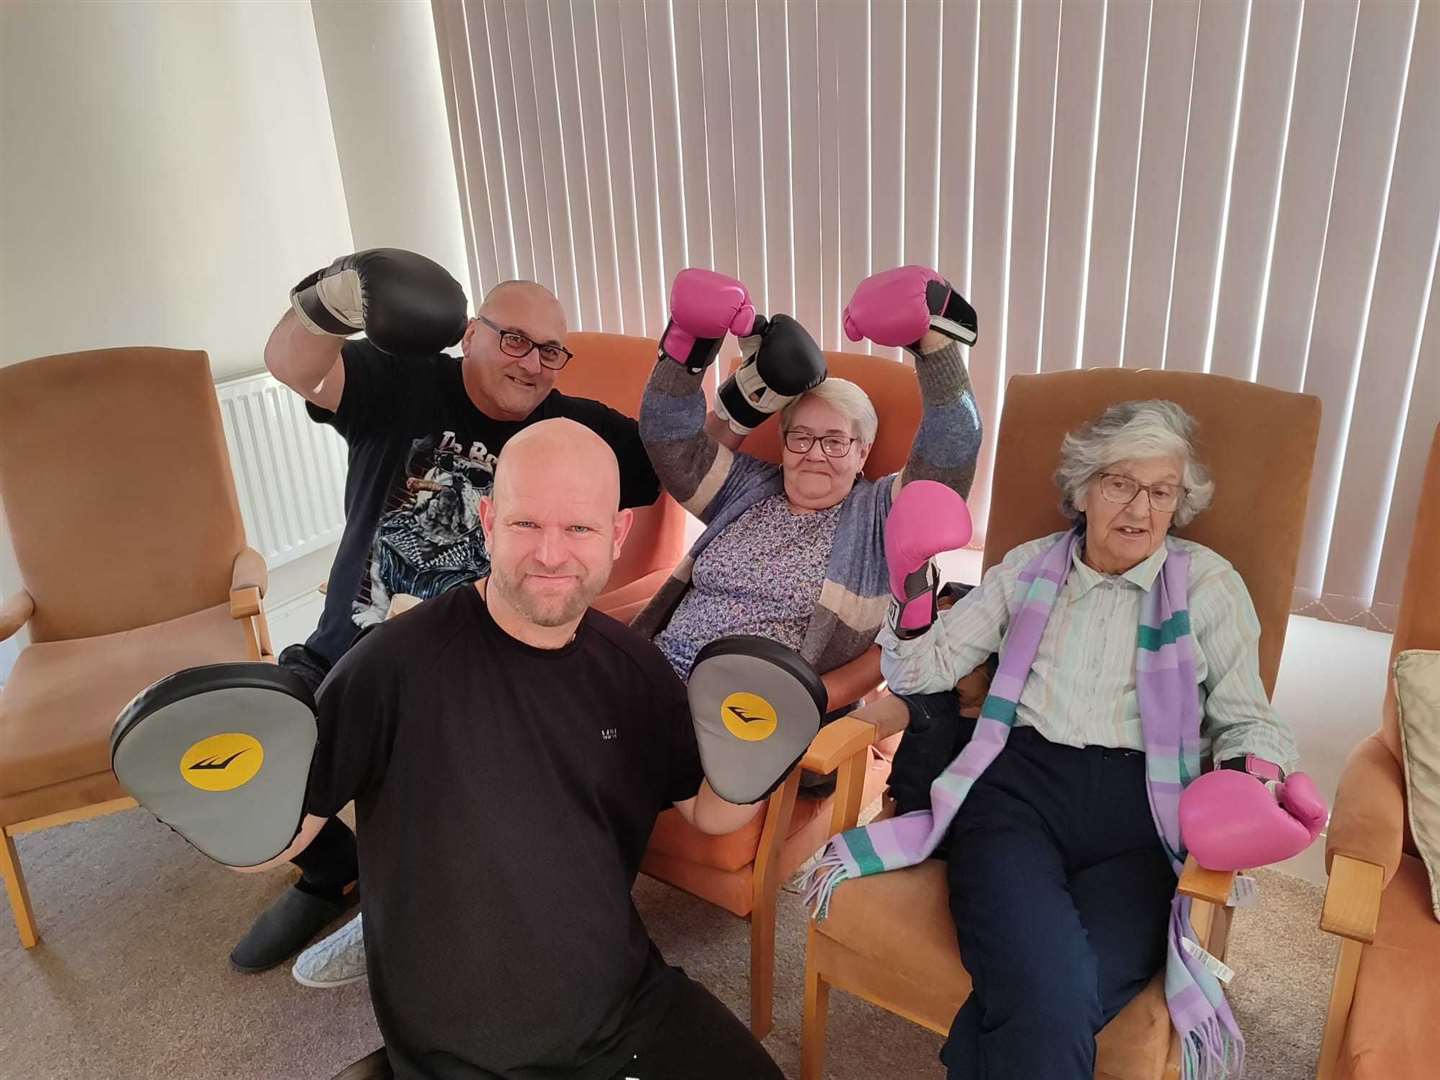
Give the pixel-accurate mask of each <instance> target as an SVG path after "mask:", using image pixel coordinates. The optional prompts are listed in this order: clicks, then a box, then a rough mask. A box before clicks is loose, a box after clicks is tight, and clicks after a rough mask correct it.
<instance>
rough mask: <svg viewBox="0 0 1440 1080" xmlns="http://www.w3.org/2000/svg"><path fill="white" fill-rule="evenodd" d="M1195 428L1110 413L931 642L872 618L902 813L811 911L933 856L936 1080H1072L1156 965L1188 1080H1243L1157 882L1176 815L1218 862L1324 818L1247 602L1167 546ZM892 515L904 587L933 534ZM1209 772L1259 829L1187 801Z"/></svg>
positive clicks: (877, 829) (1188, 549)
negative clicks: (971, 685)
mask: <svg viewBox="0 0 1440 1080" xmlns="http://www.w3.org/2000/svg"><path fill="white" fill-rule="evenodd" d="M1193 430H1194V421H1193V420H1192V418H1191V417H1190V416H1189V414H1188V413H1186V412H1185V410H1184V409H1182V408H1181V407H1180V406H1178V405H1176V404H1174V403H1173V402H1169V401H1130V402H1124V403H1122V404H1118V405H1114V406H1112V407H1111V408H1109V409H1108V410H1106V411H1105V413H1104V414H1103V415H1102V416H1100V417H1099V418H1098V419H1096V420H1094V421H1093V422H1091V423H1087V424H1085V425H1084V426H1082V427H1081V428H1080V429H1078V430H1076V431H1074V432H1072V433H1070V434H1069V435H1067V436H1066V438H1065V440H1064V443H1063V445H1062V447H1061V451H1060V459H1061V460H1060V467H1059V470H1058V471H1057V473H1056V481H1057V483H1058V485H1059V487H1060V492H1061V505H1062V508H1063V510H1064V512H1065V513H1066V515H1067V516H1068V517H1069V518H1070V519H1071V520H1072V521H1073V522H1074V526H1073V528H1071V529H1070V530H1067V531H1065V532H1060V533H1056V534H1053V535H1050V536H1045V537H1042V538H1040V539H1038V540H1033V541H1031V542H1029V543H1026V544H1022V545H1020V546H1019V547H1017V548H1015V549H1014V550H1012V551H1011V552H1010V553H1009V554H1007V555H1006V556H1005V558H1004V559H1003V561H1002V562H1000V563H999V564H998V565H996V566H994V567H992V568H991V569H990V570H989V572H988V573H986V574H985V576H984V578H983V580H982V581H981V583H980V585H979V586H978V587H977V588H975V589H974V590H973V591H971V592H970V593H969V594H968V595H967V596H965V597H964V598H963V599H961V600H960V601H958V602H957V603H956V604H955V605H954V606H953V607H952V608H950V609H949V610H947V611H944V612H940V613H938V615H934V616H933V622H930V621H929V619H927V620H926V624H925V625H922V626H918V627H916V628H915V629H914V630H913V631H907V630H904V629H900V628H899V626H900V624H899V623H898V621H895V620H892V622H893V623H894V627H892V626H891V625H888V624H887V627H886V629H885V630H883V631H882V632H881V634H880V636H879V640H880V643H881V646H882V648H883V650H884V655H883V659H882V670H883V671H884V674H885V677H886V679H887V680H888V681H889V685H890V688H891V690H893V691H895V692H896V693H897V694H901V695H905V696H906V700H907V704H908V705H909V706H910V713H911V722H912V723H911V729H910V731H908V732H907V734H906V736H905V739H904V741H903V742H902V744H901V747H900V750H899V752H898V753H897V754H896V760H895V770H894V781H893V782H894V787H893V788H892V790H894V792H895V794H896V803H897V805H896V810H897V812H898V813H899V814H900V815H901V816H898V817H896V818H893V819H891V820H890V821H887V822H882V823H875V824H872V825H870V826H867V827H866V828H864V829H860V830H854V831H852V832H849V833H845V834H842V835H841V836H840V837H837V838H836V839H835V840H834V841H833V842H832V844H831V846H830V848H829V849H828V851H827V853H826V857H825V859H824V860H823V862H822V865H821V867H820V868H819V869H818V870H817V871H816V873H815V876H814V878H813V879H812V884H813V893H812V899H813V900H814V902H815V903H816V906H817V910H818V912H819V913H820V914H821V915H822V917H823V912H824V910H825V908H826V907H827V905H828V901H829V896H830V893H831V892H832V891H833V890H834V889H835V888H836V887H837V886H839V887H843V886H841V885H840V883H841V882H843V881H844V880H845V879H847V878H851V877H857V876H864V875H866V874H871V873H879V872H883V871H886V870H893V869H899V868H901V867H904V866H910V865H915V864H916V863H918V862H920V861H921V860H922V859H924V858H926V857H931V856H935V857H943V858H945V859H946V860H947V863H948V868H949V873H948V879H949V888H950V895H949V902H950V910H951V914H952V916H953V918H954V921H955V931H956V937H957V939H958V943H959V946H960V955H961V958H962V959H963V960H964V963H965V967H966V970H967V971H968V972H969V973H970V975H971V978H972V980H973V991H972V993H971V995H970V997H969V999H968V1000H967V1001H966V1002H965V1004H964V1006H963V1007H962V1008H961V1009H960V1012H959V1014H958V1015H957V1016H956V1018H955V1021H954V1024H953V1026H952V1027H951V1030H950V1037H949V1039H948V1041H947V1043H946V1045H945V1047H944V1049H943V1051H942V1052H941V1060H942V1061H943V1062H944V1063H945V1065H946V1066H947V1069H948V1073H947V1075H948V1076H949V1077H950V1078H951V1080H960V1078H965V1080H978V1078H981V1077H992V1078H993V1077H1041V1076H1043V1077H1046V1078H1047V1080H1081V1078H1084V1080H1090V1078H1091V1077H1093V1076H1094V1070H1095V1036H1096V1034H1097V1033H1098V1032H1099V1031H1100V1029H1101V1028H1102V1027H1103V1026H1104V1025H1105V1023H1106V1022H1108V1021H1109V1020H1110V1018H1111V1017H1113V1016H1114V1015H1115V1014H1116V1013H1117V1012H1119V1011H1120V1009H1121V1008H1122V1007H1123V1006H1124V1005H1125V1004H1126V1003H1127V1002H1128V1001H1129V1000H1130V999H1131V998H1132V997H1134V996H1135V994H1136V993H1138V992H1139V991H1140V990H1141V989H1142V988H1143V987H1144V986H1145V985H1146V984H1147V983H1148V982H1149V981H1150V979H1151V978H1152V977H1153V976H1154V975H1155V973H1156V972H1157V971H1158V970H1160V969H1161V967H1162V966H1163V967H1164V968H1165V970H1166V980H1165V984H1166V996H1167V1002H1168V1004H1169V1006H1170V1012H1171V1017H1172V1020H1173V1021H1174V1024H1175V1027H1176V1028H1177V1030H1179V1031H1180V1033H1181V1035H1182V1046H1183V1048H1184V1054H1183V1061H1182V1065H1183V1067H1184V1075H1185V1076H1186V1077H1187V1078H1195V1077H1202V1076H1203V1077H1221V1076H1226V1075H1233V1074H1234V1073H1235V1072H1237V1071H1238V1067H1239V1062H1240V1059H1241V1055H1242V1052H1243V1041H1242V1040H1241V1037H1240V1033H1239V1031H1238V1029H1237V1028H1236V1027H1235V1023H1234V1018H1233V1016H1232V1015H1231V1013H1230V1011H1229V1009H1228V1007H1227V1006H1226V1004H1225V1000H1224V996H1223V993H1222V990H1221V987H1220V985H1219V984H1218V982H1216V980H1215V979H1214V977H1213V976H1212V975H1211V974H1210V973H1209V972H1208V971H1207V970H1206V969H1205V967H1204V965H1203V963H1202V960H1203V957H1202V956H1200V955H1199V954H1198V953H1197V950H1196V948H1195V943H1194V942H1193V941H1192V942H1189V943H1185V942H1183V941H1182V938H1183V937H1184V935H1185V933H1186V931H1185V927H1187V926H1188V901H1185V900H1184V899H1183V898H1180V897H1178V896H1177V893H1176V878H1177V873H1178V871H1179V868H1180V867H1181V865H1182V864H1183V860H1184V854H1185V848H1186V846H1187V844H1188V846H1189V847H1190V848H1191V849H1192V850H1193V851H1194V853H1195V854H1196V856H1197V858H1198V857H1199V856H1200V848H1199V845H1198V843H1197V842H1196V837H1195V836H1192V835H1191V821H1190V820H1189V819H1187V820H1186V825H1185V830H1186V835H1185V837H1184V838H1182V837H1181V835H1180V821H1181V819H1182V818H1185V815H1186V813H1187V803H1186V800H1188V799H1191V797H1192V795H1194V796H1195V798H1194V799H1193V800H1192V803H1194V804H1200V803H1203V802H1204V801H1205V800H1206V799H1209V800H1210V803H1211V804H1210V805H1208V806H1205V805H1202V806H1200V812H1201V819H1200V822H1201V825H1205V826H1212V832H1213V831H1214V828H1213V826H1223V828H1224V829H1228V830H1229V833H1228V834H1226V835H1217V840H1218V845H1216V844H1212V849H1213V848H1214V847H1215V846H1219V847H1220V848H1221V849H1222V850H1223V848H1224V845H1225V844H1226V843H1233V842H1234V840H1235V838H1236V836H1237V835H1240V834H1244V833H1246V832H1247V831H1254V830H1255V829H1269V830H1272V831H1274V830H1277V829H1278V830H1280V831H1284V830H1286V829H1289V830H1290V834H1291V835H1290V836H1289V837H1282V838H1281V843H1282V847H1283V845H1284V844H1289V845H1290V846H1289V847H1288V848H1286V849H1285V850H1288V851H1289V852H1290V853H1294V850H1295V848H1296V844H1295V843H1294V842H1293V837H1294V836H1296V835H1298V837H1299V842H1298V846H1299V847H1303V846H1304V845H1305V844H1308V843H1309V841H1310V840H1311V839H1313V837H1314V836H1315V835H1316V834H1317V833H1318V831H1319V829H1320V827H1321V826H1322V825H1323V822H1324V816H1325V812H1324V804H1323V802H1321V801H1320V800H1319V797H1318V795H1315V794H1314V789H1313V785H1310V783H1309V779H1308V778H1307V777H1305V776H1304V774H1303V773H1299V774H1293V775H1291V776H1289V777H1288V778H1287V777H1286V775H1285V770H1289V769H1291V768H1293V766H1294V764H1295V759H1296V751H1295V740H1294V738H1293V736H1292V734H1291V732H1290V730H1289V729H1288V728H1287V727H1286V725H1285V724H1283V723H1282V722H1281V721H1280V720H1279V719H1278V718H1277V717H1276V715H1275V713H1274V711H1273V710H1272V708H1271V706H1270V702H1269V700H1268V699H1267V697H1266V694H1265V689H1264V686H1263V685H1262V683H1261V681H1260V668H1259V654H1258V648H1257V646H1258V642H1259V638H1260V625H1259V621H1258V619H1257V618H1256V614H1255V609H1254V606H1253V604H1252V603H1251V600H1250V595H1249V593H1248V592H1247V591H1246V588H1245V583H1244V581H1243V580H1241V578H1240V575H1239V574H1238V573H1237V572H1236V571H1235V569H1234V568H1233V567H1232V566H1231V565H1230V564H1229V563H1228V562H1226V561H1225V559H1223V558H1221V556H1219V555H1218V554H1216V553H1215V552H1214V551H1212V550H1210V549H1209V548H1207V547H1204V546H1203V545H1201V544H1197V543H1194V542H1193V541H1190V540H1185V539H1182V538H1180V537H1178V536H1175V535H1174V534H1173V533H1172V531H1171V530H1172V528H1173V527H1175V526H1181V525H1184V524H1187V523H1188V522H1189V521H1190V520H1191V519H1193V518H1194V517H1195V516H1196V515H1197V514H1199V513H1201V512H1202V511H1203V510H1204V509H1205V508H1206V506H1208V505H1209V502H1210V499H1211V495H1212V493H1213V490H1214V484H1213V482H1212V481H1211V479H1210V477H1209V475H1208V473H1207V471H1206V470H1205V468H1204V466H1203V465H1202V464H1201V463H1200V462H1199V461H1197V460H1196V455H1195V450H1194V445H1193V443H1192V439H1191V436H1192V432H1193ZM907 514H908V511H907V508H906V506H905V504H904V497H903V496H902V499H901V501H899V502H897V505H896V507H895V510H894V514H893V519H894V521H893V527H894V529H895V532H896V535H897V536H898V537H899V538H900V541H901V542H895V541H894V540H892V543H891V544H890V545H889V546H888V548H887V554H888V556H889V557H890V558H891V560H892V561H896V560H899V561H900V562H901V565H900V566H899V567H898V568H897V567H894V566H892V571H896V570H897V569H898V572H900V573H906V574H908V573H910V572H912V571H914V570H915V569H916V567H917V566H923V565H924V563H925V560H927V559H929V558H930V557H932V556H933V555H934V554H935V553H936V551H937V550H938V548H939V546H940V542H939V541H938V539H937V538H936V522H935V521H934V520H933V517H934V515H933V512H932V513H930V514H929V515H927V517H928V518H929V519H928V520H922V519H921V518H920V517H918V516H916V517H913V518H910V519H907ZM899 599H900V600H902V601H903V600H904V599H905V598H904V597H900V598H899ZM992 654H998V655H999V663H998V670H997V671H996V673H995V675H994V678H993V680H992V682H991V684H990V691H989V694H988V696H987V697H986V698H985V701H984V704H983V706H982V708H981V710H980V715H979V718H978V719H969V720H967V719H963V718H961V717H960V715H959V710H958V708H957V701H956V698H955V695H954V693H953V691H952V690H951V688H953V687H955V685H956V682H957V680H960V679H961V678H963V677H965V676H967V675H968V674H969V673H970V672H971V671H972V670H973V669H975V668H976V667H977V665H980V664H982V663H984V662H985V661H986V660H987V658H989V657H990V656H991V655H992ZM1206 762H1212V763H1214V764H1215V765H1216V766H1217V767H1223V768H1227V769H1237V770H1240V773H1234V772H1232V773H1228V774H1223V775H1226V776H1229V777H1233V778H1234V779H1236V780H1237V781H1239V782H1240V783H1241V784H1242V785H1250V787H1251V788H1254V789H1256V790H1258V791H1259V792H1261V793H1262V796H1263V797H1262V798H1260V799H1259V800H1258V801H1256V802H1254V803H1251V804H1249V805H1250V806H1252V807H1254V808H1257V809H1256V811H1255V812H1254V813H1253V815H1250V816H1252V817H1253V821H1251V820H1248V819H1247V815H1249V813H1250V812H1249V811H1248V810H1247V811H1246V812H1245V813H1243V814H1236V813H1233V812H1232V811H1233V810H1234V808H1233V807H1227V806H1224V805H1220V806H1216V805H1214V799H1215V796H1214V793H1213V787H1212V786H1211V785H1208V783H1205V782H1197V783H1195V784H1194V788H1193V790H1186V789H1187V788H1189V787H1190V785H1191V784H1192V782H1195V781H1196V780H1197V778H1201V772H1202V769H1203V766H1204V764H1205V763H1206ZM1243 773H1248V774H1249V775H1248V776H1247V775H1241V774H1243ZM1217 775H1220V774H1217ZM1251 776H1253V777H1256V778H1257V779H1254V780H1252V779H1251V778H1250V777H1251ZM1211 778H1212V777H1211V776H1209V775H1208V774H1207V776H1206V777H1204V778H1201V779H1202V780H1203V781H1208V780H1209V779H1211ZM1261 781H1269V782H1271V783H1272V785H1274V789H1275V790H1278V791H1279V802H1278V804H1277V801H1276V798H1275V797H1274V796H1272V795H1271V794H1270V793H1269V791H1267V790H1266V789H1265V787H1264V785H1263V784H1262V782H1261ZM1201 789H1207V790H1204V791H1202V790H1201ZM1182 790H1183V792H1184V794H1183V797H1182ZM1287 792H1288V793H1287ZM1240 794H1241V795H1242V796H1244V797H1246V798H1248V797H1249V796H1250V794H1251V792H1250V789H1249V788H1247V789H1246V790H1243V791H1241V793H1240ZM1222 798H1225V796H1222ZM1266 800H1268V802H1269V805H1270V809H1269V811H1268V813H1269V814H1270V815H1271V817H1274V816H1278V817H1279V818H1280V819H1281V820H1280V821H1279V822H1276V821H1274V820H1271V818H1270V817H1267V816H1266V812H1263V811H1264V807H1263V805H1262V804H1263V802H1265V801H1266ZM1227 814H1228V815H1229V817H1228V820H1227V819H1226V816H1227ZM1222 831H1223V830H1222ZM1258 850H1260V849H1258V848H1255V847H1253V846H1251V847H1249V848H1248V849H1247V850H1246V851H1245V852H1244V853H1239V854H1238V859H1239V860H1240V861H1239V862H1237V863H1236V864H1232V865H1242V866H1243V865H1256V864H1255V863H1246V862H1244V861H1243V860H1244V859H1245V858H1246V857H1247V856H1249V855H1251V854H1253V853H1254V852H1255V851H1258ZM1272 857H1273V854H1272ZM1203 861H1204V860H1202V862H1203ZM1210 865H1215V864H1213V863H1212V864H1210ZM1225 868H1231V867H1225Z"/></svg>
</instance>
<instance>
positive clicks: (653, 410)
mask: <svg viewBox="0 0 1440 1080" xmlns="http://www.w3.org/2000/svg"><path fill="white" fill-rule="evenodd" d="M915 370H916V374H917V375H918V377H919V382H920V396H921V400H922V402H923V406H924V409H923V413H922V416H921V420H920V428H919V430H918V431H917V432H916V435H915V442H914V444H913V446H912V447H911V449H910V458H909V460H908V461H907V462H906V463H905V469H904V471H903V472H902V473H896V474H893V475H891V476H887V477H883V478H882V479H880V480H879V481H872V480H867V479H865V478H864V477H861V478H859V479H857V480H856V481H855V487H854V488H853V489H852V490H851V492H850V494H849V495H847V496H846V497H845V502H844V504H843V507H842V509H841V511H840V521H839V523H838V524H837V525H836V529H835V539H834V542H833V544H832V546H831V549H830V560H829V563H828V564H827V567H826V572H825V582H824V584H823V585H822V586H821V589H820V599H819V601H818V603H817V604H816V606H815V611H814V613H813V614H812V615H811V617H810V624H809V626H808V627H807V629H806V632H805V641H804V644H803V645H802V646H801V648H800V652H801V654H802V655H803V656H804V657H805V659H806V660H808V661H810V663H811V664H812V665H814V667H815V669H816V670H817V671H820V672H822V673H823V672H827V671H832V670H834V669H835V668H837V667H839V666H840V665H842V664H845V663H847V662H848V661H850V660H853V659H855V658H856V657H857V656H859V655H860V654H861V653H863V652H864V651H865V650H866V649H867V648H869V646H870V643H871V642H872V641H874V639H875V635H876V634H877V633H879V632H880V626H881V623H882V622H883V620H884V618H885V612H886V609H887V607H888V605H889V603H890V582H889V577H888V575H887V573H886V570H885V533H884V526H885V517H886V515H887V514H888V513H889V512H890V504H891V502H893V501H894V498H895V493H896V492H897V491H899V490H900V485H901V483H902V482H908V481H910V480H922V479H923V480H937V481H939V482H940V483H942V484H946V485H947V486H949V487H953V488H954V489H955V490H956V491H958V492H959V493H960V494H961V495H968V494H969V493H970V484H971V481H973V480H974V478H975V458H976V456H977V454H978V453H979V451H980V415H979V412H978V411H977V410H976V408H975V398H974V396H973V395H972V394H971V392H970V374H969V372H967V371H966V370H965V364H964V361H962V360H961V358H960V347H959V346H958V345H955V344H950V345H947V346H946V347H945V348H943V349H940V350H937V351H936V352H932V353H929V354H926V355H923V356H919V357H917V358H916V362H915ZM702 378H703V375H692V374H690V373H689V372H688V371H686V370H685V368H684V367H683V366H682V365H680V364H677V363H675V362H674V361H673V360H668V359H665V358H663V357H662V358H661V359H660V361H659V362H658V363H657V364H656V365H655V370H654V371H653V372H651V374H650V381H649V382H648V383H647V384H646V386H645V398H644V401H643V402H642V403H641V406H640V438H641V440H642V441H643V442H644V444H645V449H646V451H647V452H648V453H649V455H650V460H651V462H652V463H653V464H654V466H655V472H656V474H657V475H658V476H659V477H660V483H661V484H663V485H664V487H665V490H666V491H668V492H669V493H670V494H671V495H672V496H673V497H674V498H675V500H676V501H677V502H678V503H680V505H681V506H683V507H685V509H686V510H688V511H690V513H692V514H694V515H695V516H696V517H698V518H699V519H700V520H701V521H702V522H704V523H705V524H706V525H707V526H708V528H706V530H705V531H704V533H702V534H701V536H700V538H699V539H698V540H696V541H695V545H694V546H693V547H692V548H691V549H690V551H689V553H688V554H687V555H686V556H685V558H684V559H682V560H681V561H680V565H679V566H677V567H676V568H675V571H674V573H672V574H671V575H670V578H669V580H668V581H666V582H665V584H664V585H663V586H661V588H660V590H659V592H657V593H656V594H655V597H654V598H653V599H652V600H651V601H650V603H649V604H647V605H646V606H645V608H644V609H643V610H642V611H641V612H640V613H639V614H638V615H636V616H635V619H634V621H633V622H632V623H631V626H632V627H633V628H634V629H635V630H638V631H639V632H640V633H642V634H644V635H645V636H646V637H647V638H653V637H654V636H655V635H656V634H658V633H659V632H660V631H661V630H662V629H664V627H665V624H666V623H668V622H669V621H670V616H671V615H672V614H673V613H674V611H675V608H676V606H677V605H678V604H679V603H680V600H681V599H682V598H683V597H684V595H685V593H686V591H687V590H688V589H689V588H690V572H691V568H692V567H694V565H695V560H696V559H697V558H698V557H699V555H700V553H701V552H702V551H704V550H705V548H706V547H707V546H708V545H709V543H710V541H711V540H713V539H715V537H717V536H718V535H720V533H721V532H723V531H724V530H725V529H727V528H729V527H730V525H731V524H732V523H733V522H735V521H737V520H738V519H739V518H740V516H741V515H742V514H744V513H745V511H747V510H749V509H750V508H751V507H752V506H754V505H755V504H756V503H758V502H759V501H760V500H761V499H764V498H766V497H768V496H770V495H774V494H777V493H779V492H783V491H784V490H785V486H784V480H783V477H782V476H781V471H780V468H779V466H777V465H772V464H770V463H769V462H767V461H760V460H759V459H757V458H753V457H751V456H750V455H748V454H737V453H733V452H732V451H730V450H729V449H727V448H726V447H724V446H721V445H720V444H719V443H717V442H716V441H715V440H714V439H712V438H710V436H708V435H707V434H706V433H705V416H706V409H707V407H706V403H705V394H704V391H703V390H702V389H701V379H702ZM776 422H777V423H778V421H776ZM881 423H884V420H883V418H882V420H881ZM754 556H755V558H756V559H764V558H765V552H763V551H756V552H755V553H754Z"/></svg>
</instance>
